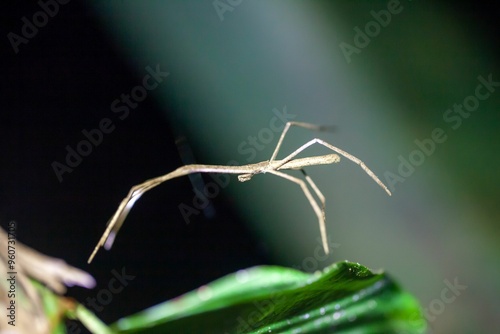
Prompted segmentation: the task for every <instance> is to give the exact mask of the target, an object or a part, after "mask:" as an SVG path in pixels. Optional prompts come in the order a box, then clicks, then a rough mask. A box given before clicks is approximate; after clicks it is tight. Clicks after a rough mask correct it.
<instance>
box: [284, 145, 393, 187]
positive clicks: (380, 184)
mask: <svg viewBox="0 0 500 334" xmlns="http://www.w3.org/2000/svg"><path fill="white" fill-rule="evenodd" d="M314 144H320V145H323V146H324V147H326V148H329V149H330V150H332V151H334V152H336V153H338V154H340V155H342V156H344V157H345V158H347V159H349V160H351V161H352V162H354V163H355V164H357V165H358V166H360V167H361V169H362V170H364V171H365V173H366V174H368V175H369V176H370V177H371V178H372V179H373V181H375V182H376V183H377V184H378V185H379V186H380V187H382V189H384V190H385V192H386V193H387V194H388V195H389V196H391V195H392V194H391V192H390V191H389V189H388V188H387V187H386V186H385V184H383V183H382V181H380V179H379V178H378V177H377V175H375V173H373V172H372V170H371V169H370V168H368V167H367V166H366V165H365V163H364V162H363V161H361V160H360V159H358V158H356V157H355V156H354V155H352V154H350V153H347V152H346V151H344V150H342V149H340V148H338V147H335V146H333V145H331V144H329V143H327V142H326V141H324V140H321V139H318V138H314V139H312V140H310V141H308V142H307V143H305V144H304V145H302V146H301V147H299V148H298V149H296V150H295V151H294V152H292V153H291V154H290V155H288V156H287V157H286V158H284V159H283V160H281V164H280V165H278V166H275V168H276V169H278V168H280V167H281V166H282V165H284V164H285V163H287V162H288V161H290V160H292V159H293V158H294V157H295V156H296V155H297V154H299V153H300V152H302V151H304V150H305V149H306V148H308V147H309V146H312V145H314Z"/></svg>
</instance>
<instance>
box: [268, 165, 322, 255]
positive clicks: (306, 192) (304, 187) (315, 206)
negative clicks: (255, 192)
mask: <svg viewBox="0 0 500 334" xmlns="http://www.w3.org/2000/svg"><path fill="white" fill-rule="evenodd" d="M302 172H303V173H304V175H305V176H306V180H307V182H308V183H309V185H310V186H311V188H312V189H313V190H314V192H315V193H316V195H317V196H318V198H319V199H320V201H321V204H322V206H321V208H320V207H319V205H318V203H317V202H316V200H315V199H314V197H313V196H312V194H311V191H310V190H309V188H308V187H307V184H306V183H305V182H304V180H301V179H299V178H297V177H295V176H291V175H288V174H286V173H283V172H279V171H276V170H269V171H268V173H271V174H274V175H276V176H279V177H282V178H284V179H286V180H289V181H292V182H294V183H296V184H298V185H299V186H300V188H301V189H302V191H303V192H304V195H306V197H307V199H308V200H309V203H310V204H311V206H312V208H313V210H314V213H316V216H317V217H318V221H319V229H320V232H321V241H322V243H323V249H324V250H325V253H326V254H328V253H330V249H329V248H328V239H327V235H326V226H325V197H324V196H323V194H322V193H321V191H319V189H318V187H317V186H316V184H315V183H314V182H313V181H312V179H311V178H310V177H309V176H308V175H306V174H305V172H304V171H303V170H302Z"/></svg>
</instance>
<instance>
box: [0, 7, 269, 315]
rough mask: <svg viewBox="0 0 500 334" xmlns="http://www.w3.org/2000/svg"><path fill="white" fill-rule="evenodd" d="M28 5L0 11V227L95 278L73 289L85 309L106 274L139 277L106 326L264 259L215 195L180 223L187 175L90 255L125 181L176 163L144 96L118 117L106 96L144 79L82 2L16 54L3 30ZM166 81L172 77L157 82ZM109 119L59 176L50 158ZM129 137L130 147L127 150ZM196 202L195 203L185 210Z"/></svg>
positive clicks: (15, 25) (168, 134)
mask: <svg viewBox="0 0 500 334" xmlns="http://www.w3.org/2000/svg"><path fill="white" fill-rule="evenodd" d="M39 10H40V7H39V6H38V5H37V4H36V3H35V2H33V3H31V4H30V3H27V2H24V3H22V2H21V3H18V2H13V1H10V2H9V4H8V6H5V7H4V8H3V9H2V13H1V15H2V26H3V27H2V35H3V37H5V38H2V49H3V51H2V54H3V59H2V62H1V64H0V67H1V69H0V72H1V75H2V80H1V93H0V94H1V106H0V108H1V113H0V133H1V138H2V140H1V142H0V156H1V160H0V175H1V177H0V224H1V226H2V227H4V228H5V227H6V226H7V224H8V222H9V221H11V220H14V221H16V222H17V233H18V240H19V241H21V242H23V243H25V244H27V245H29V246H31V247H33V248H35V249H37V250H39V251H40V252H43V253H45V254H47V255H50V256H54V257H59V258H63V259H64V260H65V261H66V262H68V263H69V264H72V265H74V266H76V267H79V268H82V269H84V270H86V271H88V272H89V273H90V274H92V275H93V276H94V277H95V278H96V280H97V282H98V285H97V287H96V288H95V289H93V290H92V291H86V290H85V289H83V288H71V289H70V290H69V292H68V295H70V296H72V297H75V298H76V299H77V300H79V301H81V302H83V303H84V304H85V300H86V298H87V297H95V296H96V294H97V292H98V291H99V290H100V289H101V288H106V287H107V284H108V282H109V280H110V279H111V278H112V277H113V276H112V274H111V270H112V269H115V270H117V271H121V268H122V267H125V268H126V273H127V274H128V275H134V276H136V278H135V279H134V280H133V281H132V282H131V283H130V284H129V285H128V286H127V287H126V288H125V290H124V292H122V293H120V294H117V295H115V296H113V300H112V303H111V304H110V305H109V306H107V307H105V308H104V310H103V311H102V312H98V316H99V317H100V318H101V319H103V320H104V321H105V322H107V323H109V322H111V321H113V320H116V319H117V318H118V317H121V316H125V315H127V314H131V313H134V312H137V311H139V310H142V309H144V308H146V307H148V306H152V305H154V304H157V303H159V302H162V301H165V300H167V299H169V298H173V297H176V296H178V295H180V294H182V293H184V292H188V291H190V290H192V289H195V288H197V287H199V286H201V285H203V284H205V283H208V282H210V281H212V280H214V279H216V278H219V277H221V276H223V275H225V274H227V273H231V272H234V271H236V270H238V269H241V268H245V267H249V266H252V265H257V264H265V263H267V262H268V261H267V260H266V257H265V254H264V253H262V252H259V251H258V243H257V241H256V240H255V239H253V238H252V236H251V235H250V234H249V233H248V231H247V230H246V229H245V225H244V224H243V223H242V221H241V218H240V217H238V215H237V214H236V213H235V212H233V211H232V210H231V198H226V197H224V195H219V196H217V197H216V198H215V200H214V203H213V206H214V207H215V210H216V215H215V216H214V217H213V218H212V219H206V218H205V217H204V215H202V214H200V215H193V216H192V217H191V219H190V224H186V223H185V222H184V220H183V218H182V215H181V214H180V211H179V209H178V205H179V204H180V203H181V202H184V203H187V204H188V205H191V203H192V199H193V196H194V193H193V191H192V189H191V184H190V181H189V179H188V178H187V177H186V178H181V179H176V180H172V181H170V182H169V183H168V184H166V185H165V186H161V187H159V188H157V189H155V190H154V191H151V192H150V193H148V194H147V195H145V196H144V197H143V199H141V201H139V202H138V203H137V204H136V206H135V207H134V209H133V210H132V212H131V213H130V215H129V217H128V219H127V221H126V224H125V225H124V228H123V229H122V233H120V234H119V236H118V238H117V241H116V243H115V246H114V247H113V249H112V250H111V251H110V252H107V251H105V250H101V251H100V252H99V253H98V254H97V257H96V258H95V260H94V261H93V263H92V264H90V265H87V263H86V261H87V258H88V256H89V255H90V253H91V251H92V250H93V248H94V246H95V244H96V243H97V241H98V240H99V238H100V236H101V234H102V232H103V231H104V228H105V225H106V222H107V220H108V219H109V217H110V216H111V215H112V214H113V213H114V211H115V210H116V208H117V206H118V204H119V202H120V201H121V200H122V198H123V197H124V196H125V195H126V194H127V192H128V190H129V189H130V187H131V186H133V185H135V184H138V183H141V182H143V181H145V180H146V179H148V178H151V177H155V176H159V175H162V174H165V173H167V172H170V171H172V170H174V169H175V168H177V167H179V166H181V165H182V162H181V160H180V158H179V151H178V148H177V146H176V145H175V140H176V137H174V136H173V134H172V131H171V128H170V124H168V122H167V121H166V118H165V117H164V115H165V113H166V112H168V110H161V109H160V108H159V106H158V105H157V104H156V103H155V100H154V99H153V98H152V97H151V96H148V98H146V100H144V101H142V102H141V103H140V104H139V106H138V107H137V108H136V109H131V113H130V115H129V116H128V117H127V118H126V119H124V120H123V121H122V120H120V119H119V118H118V117H117V116H118V115H117V114H113V113H112V112H111V109H110V105H111V102H112V101H113V100H115V99H117V98H119V97H120V95H121V94H122V93H129V92H130V90H131V89H132V88H133V87H135V86H136V85H138V84H140V83H141V80H142V77H141V76H135V75H134V73H133V72H132V70H131V69H130V68H129V67H127V65H126V63H124V61H123V60H122V59H121V57H120V55H119V54H118V53H117V51H116V50H115V49H114V47H113V42H112V41H109V40H107V39H106V36H105V35H104V33H103V32H102V31H101V30H100V27H99V25H98V23H97V22H96V20H95V19H94V17H92V15H91V13H90V12H89V11H88V9H87V8H86V7H85V6H82V5H81V4H80V3H79V2H78V1H72V2H70V3H69V4H67V5H64V6H61V8H60V13H59V14H58V15H57V16H56V17H55V18H53V19H51V20H50V21H49V23H48V24H47V25H46V26H45V27H43V28H41V29H40V30H39V32H38V34H37V36H35V37H34V38H33V39H32V40H30V41H29V43H28V44H26V45H25V44H21V45H20V52H19V53H18V54H17V55H15V54H14V52H13V50H12V48H11V47H10V44H9V42H8V39H7V38H6V34H7V32H9V31H15V32H18V31H19V30H20V26H21V21H20V19H21V17H23V16H26V15H28V16H29V14H30V13H34V12H36V11H39ZM164 84H166V85H168V84H169V83H168V82H166V83H164ZM104 117H108V118H110V119H112V120H113V124H114V125H115V126H116V128H115V130H114V131H113V132H111V133H110V134H105V135H104V138H103V140H102V143H101V144H100V145H99V146H97V147H94V149H93V152H92V153H91V154H90V155H89V156H87V157H84V158H83V161H82V162H81V164H80V165H78V166H77V167H75V168H74V170H73V172H71V173H65V174H63V181H62V182H61V183H60V182H59V180H58V178H57V176H56V174H55V172H54V171H53V168H52V166H51V164H52V162H53V161H59V162H61V163H63V164H65V162H64V160H65V157H66V154H67V152H66V149H65V147H66V145H70V146H71V147H72V148H73V149H75V148H76V145H77V143H78V142H80V141H81V140H82V139H85V137H84V136H83V134H82V133H81V131H82V130H84V129H86V130H89V131H90V130H91V129H94V128H96V127H98V124H99V122H100V120H101V119H102V118H104ZM130 143H133V144H132V145H131V144H130ZM191 206H192V205H191Z"/></svg>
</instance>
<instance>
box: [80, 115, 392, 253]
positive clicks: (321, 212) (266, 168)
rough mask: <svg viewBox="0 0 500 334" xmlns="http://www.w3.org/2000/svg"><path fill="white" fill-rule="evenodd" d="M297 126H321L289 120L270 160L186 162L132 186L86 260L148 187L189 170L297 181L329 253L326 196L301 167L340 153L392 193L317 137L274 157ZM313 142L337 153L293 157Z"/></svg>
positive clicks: (112, 235) (108, 241) (113, 232)
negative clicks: (297, 174)
mask: <svg viewBox="0 0 500 334" xmlns="http://www.w3.org/2000/svg"><path fill="white" fill-rule="evenodd" d="M292 125H293V126H299V127H303V128H307V129H311V130H322V129H323V128H322V127H320V126H317V125H313V124H309V123H299V122H288V123H287V124H286V126H285V128H284V130H283V133H282V134H281V137H280V139H279V141H278V144H277V146H276V148H275V151H274V153H273V155H272V156H271V159H270V160H268V161H262V162H258V163H255V164H249V165H243V166H222V165H201V164H193V165H186V166H182V167H179V168H177V169H176V170H174V171H172V172H170V173H168V174H165V175H162V176H159V177H156V178H153V179H149V180H147V181H145V182H143V183H141V184H138V185H136V186H134V187H132V188H131V189H130V191H129V193H128V195H127V196H126V197H125V198H124V199H123V200H122V202H121V203H120V205H119V207H118V209H117V210H116V212H115V214H114V215H113V216H112V217H111V219H110V220H109V222H108V226H107V227H106V230H105V231H104V233H103V235H102V237H101V239H100V240H99V242H98V243H97V245H96V247H95V248H94V251H93V252H92V254H91V255H90V257H89V260H88V262H89V263H90V262H91V261H92V259H93V258H94V256H95V254H96V253H97V251H98V250H99V248H100V247H102V246H104V248H106V249H110V248H111V246H112V245H113V242H114V239H115V237H116V234H117V233H118V231H119V230H120V228H121V226H122V225H123V222H124V221H125V218H126V217H127V214H128V212H129V211H130V209H131V208H132V206H133V205H134V203H135V202H136V201H137V200H138V199H139V198H140V197H141V196H142V194H144V193H145V192H146V191H148V190H151V189H152V188H154V187H156V186H158V185H160V184H161V183H163V182H166V181H168V180H171V179H174V178H177V177H181V176H185V175H188V174H192V173H222V174H238V180H239V181H240V182H245V181H248V180H250V179H251V178H252V177H253V176H254V175H257V174H265V173H270V174H273V175H276V176H279V177H282V178H284V179H286V180H288V181H291V182H293V183H296V184H298V185H299V186H300V187H301V189H302V191H303V192H304V195H305V196H306V198H307V199H308V201H309V203H310V204H311V206H312V208H313V210H314V212H315V213H316V216H317V217H318V221H319V225H320V231H321V240H322V243H323V248H324V250H325V253H327V254H328V253H329V249H328V242H327V236H326V227H325V197H324V196H323V194H322V193H321V191H320V190H319V189H318V187H317V186H316V184H315V183H314V182H313V181H312V179H311V178H310V177H309V176H307V174H306V173H305V171H304V170H303V168H304V167H309V166H316V165H328V164H333V163H337V162H339V161H340V156H339V155H338V154H340V155H343V156H344V157H346V158H347V159H349V160H351V161H353V162H354V163H356V164H358V165H359V166H360V167H361V168H362V169H363V170H364V171H365V172H366V173H367V174H368V175H369V176H370V177H371V178H372V179H373V180H374V181H375V182H376V183H377V184H378V185H379V186H381V187H382V188H383V189H384V190H385V191H386V192H387V193H388V194H389V195H391V192H390V191H389V189H387V187H386V186H385V185H384V184H383V183H382V181H380V180H379V179H378V177H377V176H376V175H375V174H374V173H373V172H372V171H371V170H370V169H369V168H368V167H367V166H366V165H365V164H364V163H363V162H362V161H361V160H359V159H358V158H356V157H355V156H353V155H351V154H349V153H347V152H345V151H343V150H341V149H339V148H337V147H335V146H333V145H331V144H328V143H327V142H325V141H323V140H320V139H317V138H315V139H313V140H311V141H309V142H307V143H306V144H304V145H302V146H301V147H299V148H298V149H297V150H295V151H294V152H292V153H291V154H290V155H288V156H287V157H286V158H285V159H283V160H275V158H276V156H277V154H278V152H279V149H280V147H281V144H282V142H283V139H284V137H285V135H286V133H287V131H288V129H289V128H290V126H292ZM314 144H320V145H322V146H324V147H327V148H329V149H330V150H332V151H334V152H336V153H338V154H327V155H321V156H313V157H307V158H296V159H295V157H296V156H297V155H298V154H299V153H301V152H302V151H304V150H305V149H306V148H308V147H309V146H311V145H314ZM283 170H302V172H303V173H304V175H305V178H306V181H307V183H306V182H304V181H303V180H301V179H299V178H297V177H294V176H291V175H288V174H285V173H283V172H282V171H283ZM308 185H309V186H310V187H311V188H312V189H313V191H314V193H315V194H316V196H317V197H318V199H319V201H320V202H321V207H320V206H319V205H318V203H317V201H316V199H315V198H314V197H313V196H312V194H311V192H310V190H309V188H308Z"/></svg>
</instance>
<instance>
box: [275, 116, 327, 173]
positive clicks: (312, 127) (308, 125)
mask: <svg viewBox="0 0 500 334" xmlns="http://www.w3.org/2000/svg"><path fill="white" fill-rule="evenodd" d="M291 126H298V127H301V128H306V129H309V130H314V131H324V130H327V129H328V128H329V127H326V126H322V125H315V124H311V123H304V122H287V123H286V125H285V128H284V129H283V132H282V133H281V136H280V139H279V140H278V144H276V148H275V149H274V152H273V155H272V156H271V159H269V163H271V162H273V161H274V159H276V156H277V155H278V152H279V150H280V148H281V144H282V143H283V139H285V136H286V133H287V132H288V130H289V129H290V127H291Z"/></svg>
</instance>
